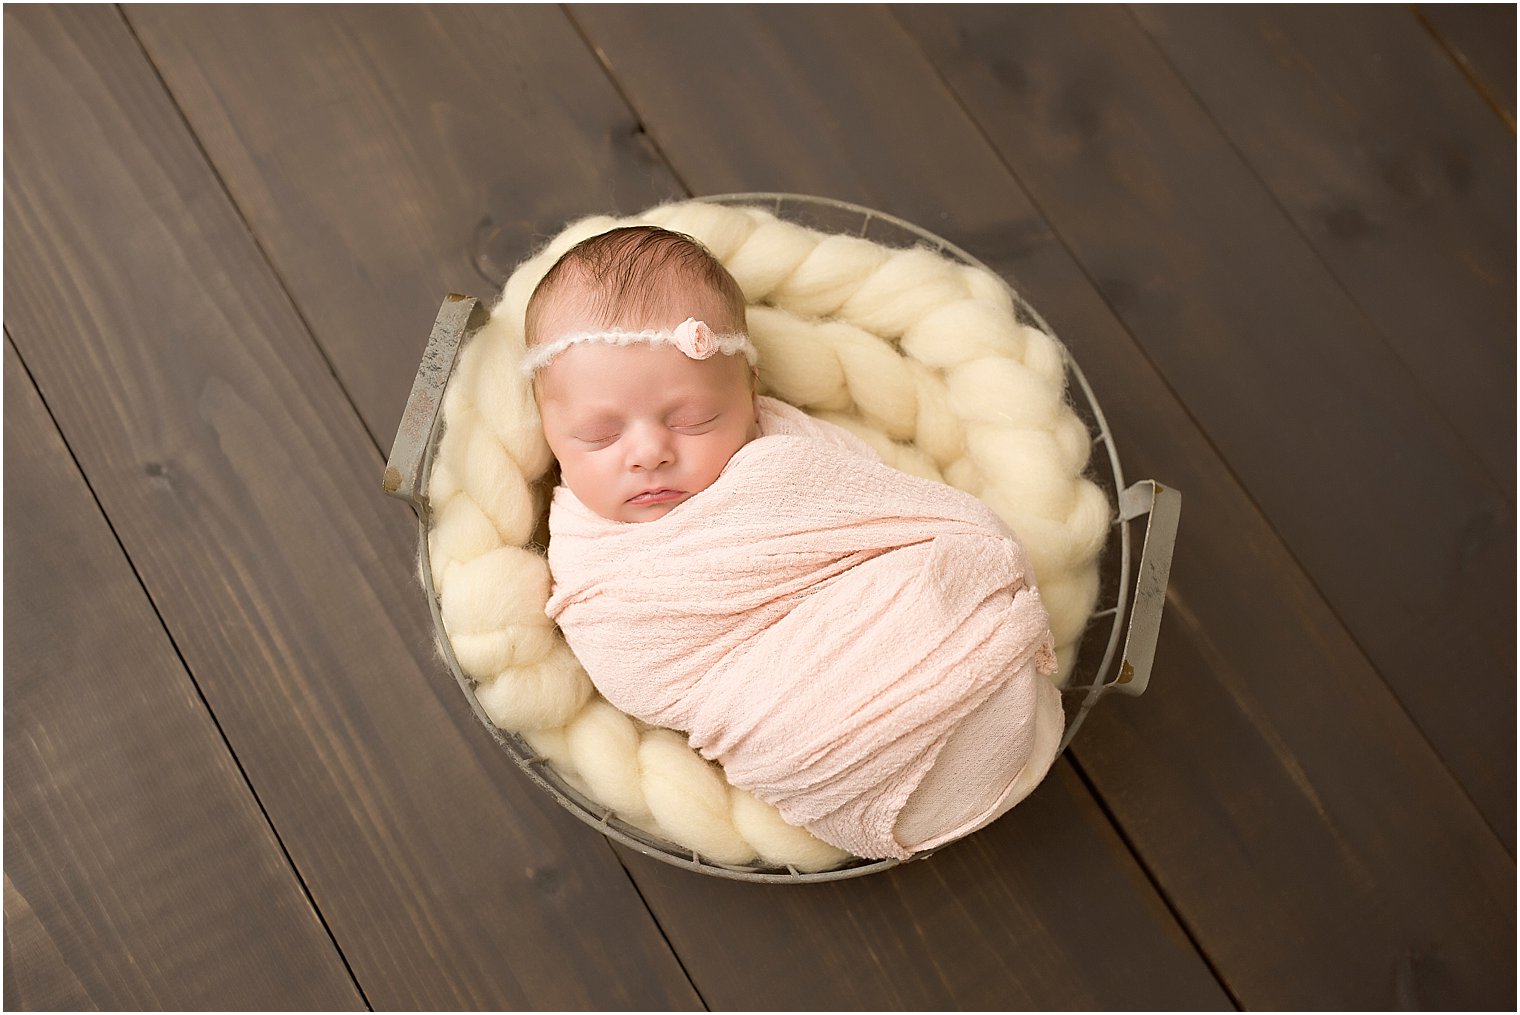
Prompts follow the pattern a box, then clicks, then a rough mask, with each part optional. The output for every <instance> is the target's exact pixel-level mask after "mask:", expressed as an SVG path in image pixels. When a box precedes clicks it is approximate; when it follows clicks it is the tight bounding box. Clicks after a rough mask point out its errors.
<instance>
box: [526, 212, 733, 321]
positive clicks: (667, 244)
mask: <svg viewBox="0 0 1520 1015" xmlns="http://www.w3.org/2000/svg"><path fill="white" fill-rule="evenodd" d="M571 277H577V278H579V279H580V280H582V281H585V282H587V283H589V285H588V286H587V288H588V289H589V290H590V291H591V293H592V295H591V297H590V300H591V302H590V305H589V306H588V308H587V309H588V312H589V313H590V314H592V315H593V316H594V317H596V318H597V319H598V321H599V323H600V324H602V325H607V324H611V323H612V322H613V321H614V320H617V319H619V318H626V317H638V316H641V315H644V314H648V313H650V312H652V311H654V310H655V309H656V308H658V307H659V306H661V305H662V303H664V302H665V301H667V300H668V299H669V298H670V296H671V293H672V290H673V289H674V288H675V287H676V286H680V285H693V284H695V285H700V286H704V287H706V288H708V289H711V290H713V291H715V292H717V293H718V294H719V295H720V296H721V297H722V298H723V302H724V303H725V304H726V306H727V309H728V313H729V317H730V320H729V321H727V322H724V324H723V325H722V327H723V329H724V330H738V331H741V332H742V331H744V330H745V323H744V293H743V292H742V291H741V290H740V288H739V284H738V283H737V282H735V281H734V277H733V276H732V275H730V274H729V273H728V269H726V268H724V267H723V264H722V262H721V261H719V260H718V259H717V258H716V257H714V256H713V254H712V252H711V251H710V250H708V249H707V248H706V247H705V246H703V245H702V244H701V243H700V242H699V241H697V240H695V239H693V238H692V237H690V236H687V235H686V234H685V233H678V232H674V231H672V230H670V229H661V228H660V227H659V226H623V227H621V228H618V229H612V230H609V231H608V232H605V233H601V234H599V235H596V236H592V237H590V238H589V239H585V240H582V241H581V242H579V243H577V244H576V245H575V246H573V247H571V248H570V249H569V250H567V251H565V253H564V254H563V255H562V256H561V257H560V259H559V260H558V261H555V262H554V267H552V268H550V269H549V271H548V273H547V274H545V275H544V277H543V280H542V281H540V282H539V283H538V287H537V288H536V289H534V290H533V295H532V297H531V298H529V300H528V307H527V314H526V321H525V327H526V336H527V344H528V345H534V344H536V343H537V342H538V340H539V336H538V322H539V318H540V317H542V316H543V312H544V308H545V307H546V306H547V305H548V303H549V300H550V298H551V297H552V296H553V295H554V293H555V291H556V290H557V289H559V288H560V287H561V286H562V285H563V284H564V283H565V282H566V281H567V279H569V278H571ZM713 323H714V324H716V323H717V322H713Z"/></svg>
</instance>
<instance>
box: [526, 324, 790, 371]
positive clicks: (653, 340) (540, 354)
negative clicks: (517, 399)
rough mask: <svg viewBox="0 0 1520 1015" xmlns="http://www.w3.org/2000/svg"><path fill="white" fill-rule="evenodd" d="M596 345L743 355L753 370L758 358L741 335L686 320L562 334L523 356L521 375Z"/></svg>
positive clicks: (698, 354)
mask: <svg viewBox="0 0 1520 1015" xmlns="http://www.w3.org/2000/svg"><path fill="white" fill-rule="evenodd" d="M587 342H600V343H602V344H604V345H636V344H638V343H641V342H642V343H647V344H649V345H673V346H675V347H676V348H677V349H679V350H681V351H682V352H683V353H685V354H686V355H687V356H689V357H691V358H692V359H708V358H710V357H712V356H716V355H718V354H720V353H721V354H722V355H724V356H732V355H734V354H735V353H741V352H742V353H743V354H744V358H745V359H747V360H749V365H750V366H751V367H753V366H754V365H755V363H756V362H758V361H759V359H760V353H759V352H758V351H756V349H755V346H754V343H753V342H751V341H750V340H749V338H748V336H745V335H715V334H713V330H712V329H711V328H709V327H708V326H707V325H706V324H704V323H703V322H702V321H699V320H697V319H696V318H695V317H688V318H686V320H684V321H682V322H681V323H680V324H678V325H676V326H675V328H674V329H673V330H671V331H624V330H623V329H621V328H614V329H612V330H611V331H579V332H576V333H575V334H572V335H562V336H560V337H559V338H556V339H555V340H554V341H552V342H545V343H544V344H543V345H535V346H534V347H533V348H531V349H529V350H528V354H527V355H526V356H524V357H523V361H522V372H523V373H524V374H526V375H528V376H529V377H532V376H533V375H534V374H535V373H537V372H538V371H540V370H542V369H543V368H544V367H546V366H548V365H549V362H550V361H551V360H553V359H554V357H556V356H558V355H559V354H560V353H562V352H564V351H565V350H566V349H568V348H570V347H571V346H573V345H584V344H586V343H587Z"/></svg>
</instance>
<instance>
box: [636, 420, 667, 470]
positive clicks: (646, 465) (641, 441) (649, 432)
mask: <svg viewBox="0 0 1520 1015" xmlns="http://www.w3.org/2000/svg"><path fill="white" fill-rule="evenodd" d="M673 461H675V449H674V447H673V445H672V442H671V440H670V431H669V430H667V429H665V428H664V427H662V426H639V427H635V428H634V429H633V432H632V433H630V434H629V435H628V467H629V468H630V469H646V470H647V469H658V468H659V467H660V466H662V465H669V464H670V463H671V462H673Z"/></svg>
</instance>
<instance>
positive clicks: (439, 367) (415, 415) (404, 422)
mask: <svg viewBox="0 0 1520 1015" xmlns="http://www.w3.org/2000/svg"><path fill="white" fill-rule="evenodd" d="M489 317H490V312H489V311H487V310H486V308H485V307H484V306H482V305H481V302H480V301H479V300H478V299H476V298H475V297H473V296H461V295H460V294H459V293H449V294H448V296H446V297H444V300H443V306H441V307H439V308H438V319H437V320H436V321H434V322H433V333H432V334H431V335H430V336H428V344H427V350H426V351H425V352H423V354H422V362H421V364H419V365H418V367H417V379H416V380H414V381H413V382H412V393H411V394H410V395H408V396H407V399H406V412H404V413H403V414H402V416H401V425H400V426H399V427H398V428H397V429H396V440H395V442H394V443H393V444H391V457H390V460H389V461H388V462H386V463H385V478H384V479H383V480H382V481H381V485H382V486H383V487H384V488H385V492H386V493H388V494H390V495H391V496H392V497H398V498H400V499H401V500H404V501H406V502H407V503H409V504H411V505H412V507H414V508H417V509H418V510H419V511H420V510H421V508H422V504H423V502H424V501H425V500H426V493H425V492H423V491H420V490H419V487H420V486H421V485H422V478H423V477H422V464H423V461H424V459H425V458H426V457H427V449H428V442H429V441H431V440H432V436H433V427H434V425H435V424H436V422H437V420H438V411H439V409H440V408H441V407H442V405H443V389H444V386H445V385H446V384H448V381H449V374H450V373H451V372H452V371H453V369H454V359H455V357H457V356H458V355H459V347H460V346H461V345H462V344H463V343H464V339H465V337H466V336H467V335H469V334H470V333H472V332H474V331H476V330H477V329H479V328H480V326H481V325H483V324H485V323H486V320H487V318H489Z"/></svg>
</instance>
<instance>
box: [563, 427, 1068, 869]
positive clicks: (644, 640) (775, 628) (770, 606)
mask: <svg viewBox="0 0 1520 1015" xmlns="http://www.w3.org/2000/svg"><path fill="white" fill-rule="evenodd" d="M760 402H761V432H762V436H761V437H759V438H758V439H756V440H754V441H751V442H750V443H748V444H746V445H745V446H744V447H742V448H740V449H739V451H738V452H737V453H736V454H735V455H734V456H733V458H732V459H731V460H730V461H729V463H728V466H727V468H725V470H724V471H723V474H722V475H721V476H720V477H719V478H718V480H717V482H715V483H714V484H713V485H712V486H710V487H709V488H708V489H706V490H704V491H703V492H701V493H700V494H698V495H696V496H694V497H692V498H691V499H689V500H687V501H686V502H684V503H682V504H679V505H677V506H676V507H675V508H673V509H671V511H670V512H668V513H667V514H666V515H665V516H664V517H662V518H659V519H656V520H654V521H649V522H639V523H628V522H616V521H610V520H607V519H604V518H601V517H600V516H598V515H596V514H594V513H593V512H591V511H590V510H589V509H587V508H586V507H585V506H584V505H583V504H581V502H580V501H579V500H578V499H577V498H576V497H575V495H574V494H572V493H571V492H570V491H569V490H568V489H567V488H565V487H563V486H561V487H560V488H559V489H557V490H556V491H555V495H554V501H553V505H552V508H551V510H550V516H549V526H550V534H551V535H550V543H549V567H550V571H551V572H552V574H553V577H554V590H553V594H552V596H551V597H550V599H549V604H548V613H549V616H550V617H552V618H554V619H555V620H556V621H557V622H558V623H559V625H560V628H561V629H562V630H563V632H564V634H565V638H566V640H567V641H568V642H569V644H570V647H571V648H572V649H573V650H574V652H575V654H576V656H577V657H578V658H579V659H580V661H581V663H582V664H583V665H584V666H585V667H586V670H587V672H588V674H589V675H590V676H591V679H592V682H593V683H594V684H595V685H596V687H597V689H598V690H599V691H601V693H602V695H603V696H604V697H605V698H606V699H607V700H608V701H610V702H611V703H612V704H613V705H615V706H616V707H617V708H619V709H621V710H622V711H624V712H626V713H628V714H629V715H632V716H634V717H636V718H639V719H642V720H644V721H645V722H648V723H651V724H654V725H657V726H663V727H667V728H670V729H676V730H680V731H682V732H684V733H686V734H687V735H688V737H689V739H690V742H691V744H692V746H693V747H694V748H696V749H697V750H699V751H700V752H701V753H702V754H703V756H704V757H707V758H709V759H712V760H716V761H717V762H719V763H720V764H721V765H722V766H723V768H724V772H725V774H726V775H727V777H728V779H729V781H730V782H732V783H733V784H734V785H736V786H739V787H742V788H744V789H747V790H749V791H751V792H752V793H754V794H755V795H756V796H758V797H759V798H761V799H762V800H765V801H767V802H769V803H772V804H774V805H775V806H776V807H777V808H778V809H779V810H780V812H781V815H782V817H783V818H785V819H786V820H787V821H789V822H791V823H792V824H795V825H801V826H803V827H805V828H807V829H808V830H809V831H810V832H812V833H813V834H814V835H816V836H817V837H818V838H820V839H823V840H824V841H826V842H829V843H832V844H834V845H836V846H839V847H840V848H842V849H846V850H848V851H850V852H851V853H854V854H855V855H857V856H863V857H898V858H903V857H907V856H909V855H911V854H912V853H913V852H915V851H917V850H920V849H925V848H931V847H933V846H936V845H939V844H941V843H943V842H946V841H949V840H951V839H954V838H956V837H958V836H960V835H963V834H965V833H967V832H970V831H973V830H975V828H977V827H980V826H981V825H982V824H985V823H986V822H987V821H990V820H991V819H992V818H994V817H996V816H997V815H998V814H1000V813H1002V812H1003V811H1004V810H1006V809H1007V808H1008V807H1010V806H1012V804H1013V803H1015V802H1017V800H1018V799H1019V798H1021V797H1022V796H1023V795H1024V794H1026V793H1028V791H1029V790H1030V789H1032V788H1033V786H1034V785H1035V783H1037V782H1038V781H1039V779H1040V778H1041V777H1043V775H1044V774H1045V771H1046V770H1047V769H1048V768H1049V766H1050V763H1051V761H1052V760H1053V758H1054V756H1055V750H1056V744H1057V741H1058V740H1059V738H1060V732H1061V726H1062V722H1063V720H1062V715H1061V708H1060V699H1059V695H1058V693H1057V692H1056V691H1055V689H1054V687H1053V686H1052V685H1051V683H1050V681H1049V680H1048V679H1047V678H1046V677H1045V676H1043V675H1041V674H1049V673H1053V672H1054V671H1055V657H1054V654H1053V652H1052V648H1051V635H1050V628H1049V621H1048V618H1047V616H1046V613H1045V608H1044V606H1043V604H1042V603H1041V602H1040V598H1039V593H1038V592H1037V590H1036V589H1035V588H1034V586H1033V583H1032V581H1031V579H1030V576H1029V573H1028V565H1027V561H1026V559H1025V555H1024V552H1023V549H1022V547H1021V546H1020V545H1019V544H1018V542H1017V541H1016V540H1015V539H1014V538H1013V536H1012V535H1011V533H1009V531H1008V529H1007V528H1006V527H1005V526H1004V525H1003V523H1002V522H1001V521H1000V520H999V519H998V518H997V516H996V515H994V514H993V513H992V511H991V510H990V509H989V508H987V507H986V506H985V505H983V504H982V503H981V502H980V501H978V500H977V499H976V498H974V497H972V496H970V495H969V494H966V493H963V492H961V491H958V490H955V489H953V488H951V487H948V486H945V485H943V484H940V483H935V482H931V481H929V480H924V479H918V478H916V477H912V476H908V475H906V474H904V473H901V472H898V471H897V470H895V469H892V468H890V467H888V466H886V465H884V464H882V463H881V462H880V461H878V460H877V459H876V456H875V455H874V453H872V452H871V451H870V449H869V448H868V447H867V446H866V445H865V444H864V443H863V442H861V441H859V440H858V439H857V438H855V437H854V436H853V435H852V434H849V433H847V432H845V431H843V430H841V429H839V428H837V427H834V426H832V425H831V424H827V423H823V422H820V421H818V420H814V419H812V418H811V417H809V416H807V415H806V414H804V413H802V412H800V411H798V410H796V409H794V408H792V407H791V406H788V405H786V404H785V403H781V402H777V401H774V400H772V399H767V398H762V399H761V400H760ZM942 752H943V756H944V759H945V761H946V764H945V765H944V766H941V767H940V769H939V770H938V771H937V772H934V774H933V775H931V774H930V773H931V770H934V769H935V767H936V762H937V761H938V760H939V759H940V757H941V754H942ZM947 775H948V776H953V778H948V777H947ZM926 776H929V778H927V779H926ZM920 784H922V785H923V788H924V792H923V793H921V794H918V795H916V796H915V793H914V791H915V790H916V789H919V788H920ZM931 788H932V793H931V792H930V789H931ZM948 795H955V796H956V799H947V796H948ZM910 797H911V798H912V803H911V806H909V805H910ZM905 807H907V811H906V812H905ZM905 830H907V831H908V833H909V834H907V835H903V834H901V833H903V832H904V831H905ZM905 838H906V839H907V840H908V841H903V840H904V839H905Z"/></svg>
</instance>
